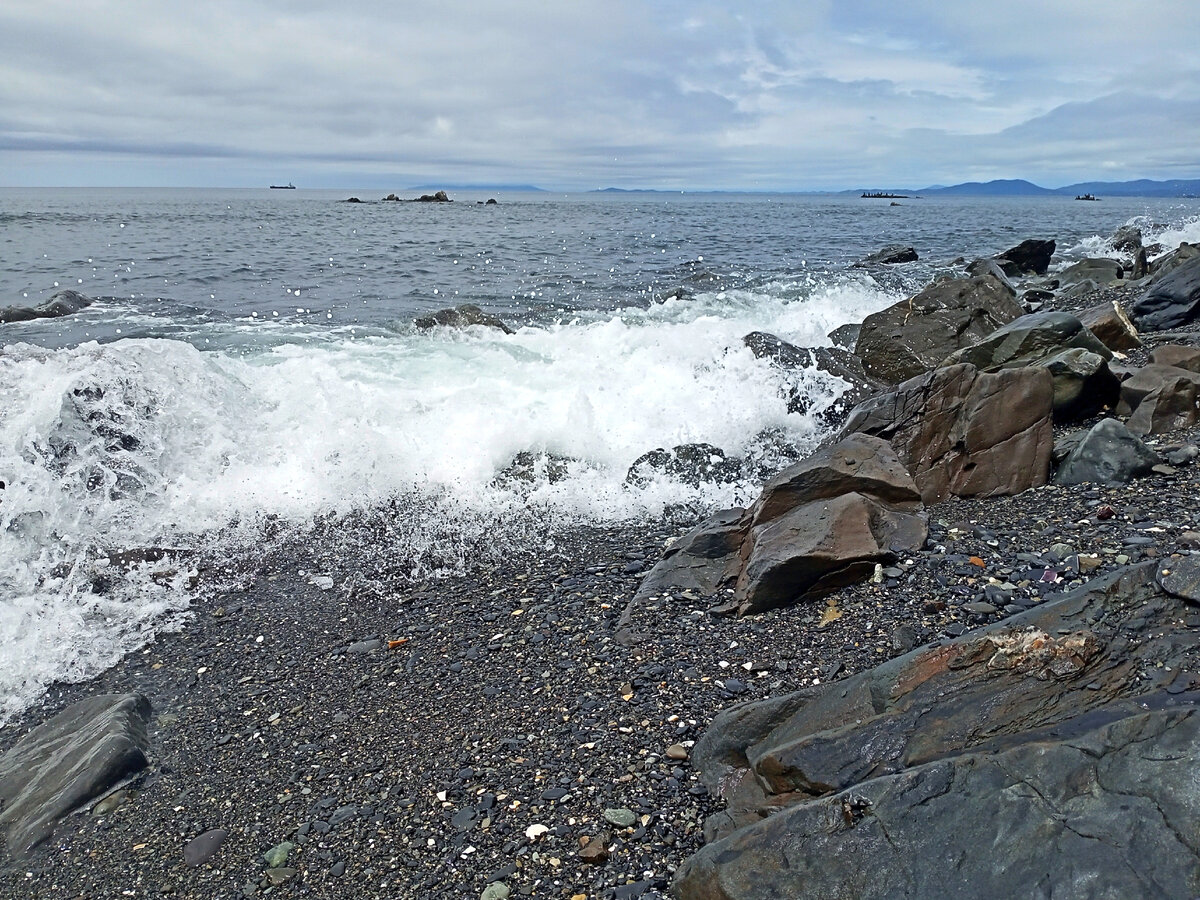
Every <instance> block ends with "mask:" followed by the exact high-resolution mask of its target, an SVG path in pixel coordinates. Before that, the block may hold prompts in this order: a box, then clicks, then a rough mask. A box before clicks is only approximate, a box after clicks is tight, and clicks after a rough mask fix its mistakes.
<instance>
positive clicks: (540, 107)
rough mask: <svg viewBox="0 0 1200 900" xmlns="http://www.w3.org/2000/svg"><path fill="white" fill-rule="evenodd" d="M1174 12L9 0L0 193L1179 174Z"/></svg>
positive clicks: (1105, 2)
mask: <svg viewBox="0 0 1200 900" xmlns="http://www.w3.org/2000/svg"><path fill="white" fill-rule="evenodd" d="M1194 18H1195V17H1188V16H1187V15H1186V12H1185V10H1183V9H1182V8H1181V7H1180V5H1179V4H1178V3H1175V2H1167V0H1147V2H1144V3H1142V4H1140V5H1138V6H1137V7H1129V6H1128V5H1127V4H1125V3H1116V2H1112V0H1088V2H1081V0H1057V2H1047V0H1011V2H1009V3H1007V4H997V3H995V2H992V0H989V2H987V3H984V2H977V0H963V2H959V3H956V4H945V3H944V2H941V0H936V2H935V0H912V2H909V3H905V4H894V3H884V2H874V0H857V2H850V0H846V2H840V3H836V4H835V3H832V2H827V0H820V2H816V0H812V2H790V3H784V2H775V0H764V2H760V3H755V4H745V5H739V6H734V5H732V4H728V3H713V2H706V0H694V2H690V3H686V4H685V3H681V2H677V0H672V2H663V3H657V4H644V3H635V2H632V0H610V2H598V0H579V2H575V3H572V4H545V3H543V2H536V3H535V2H529V0H510V2H506V3H499V4H479V3H477V2H466V0H443V2H442V3H439V4H437V5H436V7H435V5H433V4H395V3H385V2H368V0H347V2H343V3H341V4H338V5H336V6H330V5H328V4H325V3H316V2H305V0H300V2H296V0H287V2H284V0H241V2H233V0H211V2H209V3H204V4H191V5H187V6H183V5H177V4H170V5H168V4H161V3H157V2H152V0H93V2H90V3H87V4H79V3H76V2H73V0H37V2H35V0H15V2H13V3H9V4H6V5H5V7H4V8H3V10H0V109H2V110H3V111H4V113H3V119H0V180H2V181H3V182H4V183H9V184H23V183H47V182H51V183H68V184H70V183H75V184H81V183H98V184H105V183H130V179H134V182H136V179H137V178H138V177H139V175H140V177H141V178H142V179H143V180H150V179H153V181H152V182H150V183H160V182H165V183H217V184H234V185H239V184H246V185H257V184H260V183H261V181H262V179H263V176H264V173H267V172H270V173H273V174H272V177H279V178H291V179H293V180H295V181H296V182H297V183H301V184H309V183H312V184H341V185H345V186H357V185H362V186H373V185H375V184H380V185H382V186H389V185H390V186H393V187H396V186H402V185H403V184H404V183H406V182H407V181H414V180H415V181H428V180H430V179H435V180H436V179H437V178H447V179H453V180H455V181H464V180H465V181H493V182H495V181H501V182H535V183H539V184H542V185H544V186H546V187H561V188H590V187H596V186H600V185H606V184H616V185H620V186H639V185H640V186H651V187H678V188H684V187H692V188H738V187H740V188H750V189H771V188H779V189H788V188H821V187H838V188H840V187H848V186H849V187H853V186H857V185H860V184H867V183H872V184H912V185H921V184H924V183H929V182H934V181H957V180H965V179H968V178H971V179H979V178H991V177H1025V178H1030V179H1033V180H1040V181H1042V182H1045V183H1050V184H1053V183H1062V182H1064V181H1074V180H1082V179H1087V178H1100V177H1113V178H1117V177H1126V175H1128V177H1142V176H1149V177H1154V176H1155V175H1158V176H1167V175H1170V176H1176V177H1179V176H1187V175H1200V164H1198V163H1197V161H1196V159H1195V154H1194V147H1195V146H1196V138H1197V136H1198V135H1197V125H1196V124H1195V123H1197V122H1200V116H1197V115H1196V113H1197V111H1200V109H1198V106H1197V93H1196V91H1195V89H1194V88H1193V87H1192V85H1195V84H1197V83H1198V82H1197V74H1200V73H1198V72H1197V65H1196V63H1195V61H1194V51H1193V50H1192V48H1193V47H1194V46H1195V45H1196V40H1197V38H1198V37H1200V22H1196V21H1193V20H1194ZM218 163H219V164H218Z"/></svg>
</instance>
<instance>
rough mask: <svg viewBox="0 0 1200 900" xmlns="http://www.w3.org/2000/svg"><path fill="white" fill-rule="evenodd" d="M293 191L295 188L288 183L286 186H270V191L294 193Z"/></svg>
mask: <svg viewBox="0 0 1200 900" xmlns="http://www.w3.org/2000/svg"><path fill="white" fill-rule="evenodd" d="M295 189H296V186H295V185H294V184H292V183H291V182H290V181H289V182H288V183H287V184H273V185H271V190H273V191H294V190H295Z"/></svg>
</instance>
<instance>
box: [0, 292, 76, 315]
mask: <svg viewBox="0 0 1200 900" xmlns="http://www.w3.org/2000/svg"><path fill="white" fill-rule="evenodd" d="M95 302H96V301H95V300H93V299H92V298H91V297H87V296H84V295H83V294H81V293H79V292H78V291H58V292H57V293H56V294H54V295H53V296H52V297H51V298H50V299H49V300H47V301H46V302H45V303H42V304H39V305H38V306H9V307H6V308H4V309H0V322H26V321H28V320H30V319H57V318H59V317H61V316H69V315H71V313H77V312H79V311H80V310H81V309H85V308H87V307H89V306H91V305H92V304H93V303H95Z"/></svg>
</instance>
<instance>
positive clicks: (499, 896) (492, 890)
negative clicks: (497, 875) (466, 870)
mask: <svg viewBox="0 0 1200 900" xmlns="http://www.w3.org/2000/svg"><path fill="white" fill-rule="evenodd" d="M511 894H512V891H511V890H509V887H508V885H507V884H505V883H504V882H503V881H493V882H492V883H491V884H489V885H488V886H487V887H485V888H484V889H483V893H481V894H480V895H479V900H507V898H508V897H509V896H510V895H511Z"/></svg>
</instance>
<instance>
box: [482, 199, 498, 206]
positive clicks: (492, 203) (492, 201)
mask: <svg viewBox="0 0 1200 900" xmlns="http://www.w3.org/2000/svg"><path fill="white" fill-rule="evenodd" d="M499 202H500V201H498V200H497V199H496V198H495V197H488V199H487V202H486V203H484V204H483V205H484V206H498V205H499Z"/></svg>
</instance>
